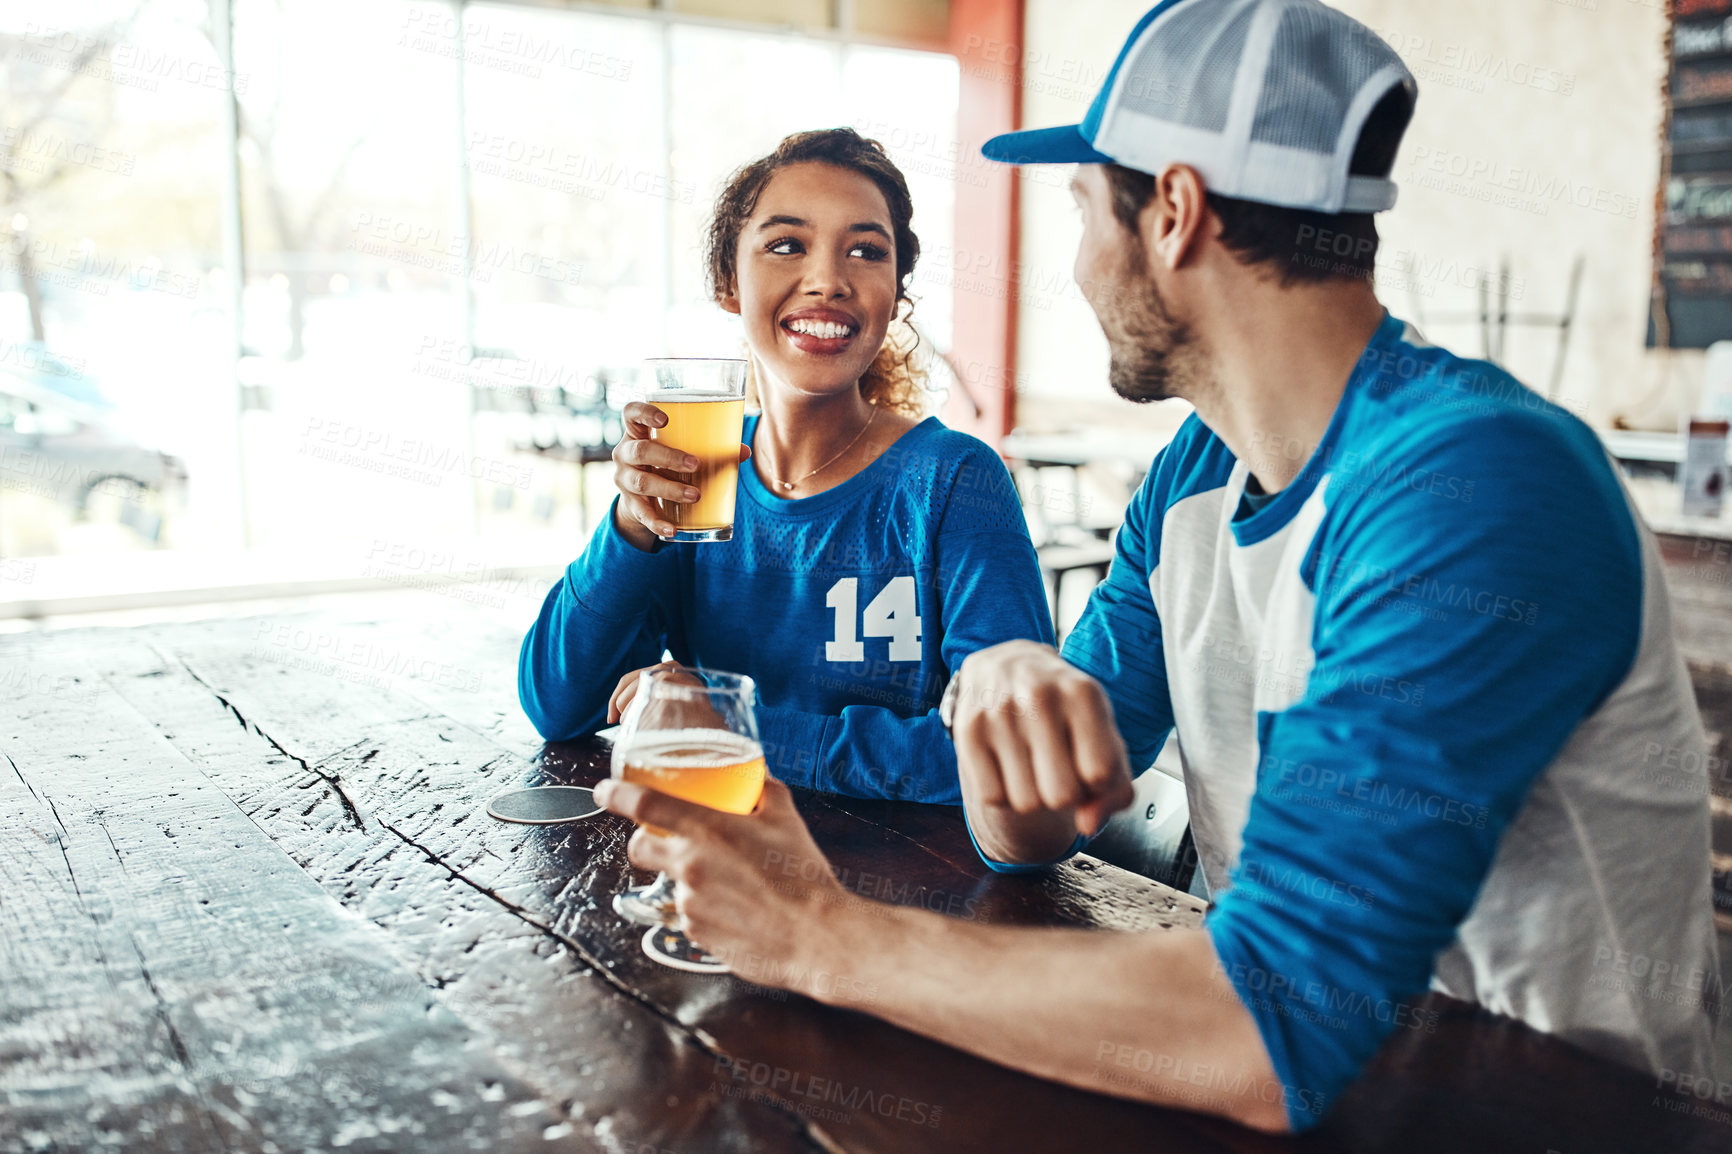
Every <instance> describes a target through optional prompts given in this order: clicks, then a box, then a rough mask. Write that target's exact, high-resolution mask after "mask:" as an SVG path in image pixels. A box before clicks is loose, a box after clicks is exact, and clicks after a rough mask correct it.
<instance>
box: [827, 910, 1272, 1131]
mask: <svg viewBox="0 0 1732 1154" xmlns="http://www.w3.org/2000/svg"><path fill="white" fill-rule="evenodd" d="M812 930H813V933H812V934H811V935H810V942H809V948H808V949H807V950H806V952H805V955H804V957H803V958H802V959H801V962H800V964H799V965H798V967H796V969H797V971H798V972H802V973H808V974H824V975H828V979H827V980H825V981H822V982H815V983H812V987H813V988H811V989H806V990H804V991H803V992H805V993H808V994H810V995H811V996H813V997H815V998H817V999H818V1000H820V1001H824V1002H828V1003H830V1004H832V1005H839V1006H844V1007H847V1008H850V1009H856V1010H862V1011H864V1012H867V1013H870V1014H874V1015H876V1016H878V1017H881V1018H884V1019H886V1020H888V1021H891V1022H894V1023H896V1024H897V1025H899V1026H902V1027H903V1028H905V1029H908V1030H912V1031H914V1032H915V1033H918V1034H923V1035H925V1036H927V1037H930V1038H935V1039H937V1040H939V1041H941V1042H945V1043H947V1044H949V1045H952V1046H956V1047H958V1048H960V1049H963V1050H967V1051H969V1052H970V1053H974V1054H978V1055H980V1056H981V1057H984V1058H987V1059H989V1060H991V1061H994V1062H997V1063H999V1064H1000V1065H1003V1066H1008V1067H1010V1068H1012V1069H1016V1070H1022V1071H1025V1072H1027V1073H1030V1074H1033V1075H1035V1076H1037V1077H1041V1078H1047V1079H1051V1080H1053V1081H1057V1082H1064V1083H1067V1084H1069V1085H1072V1086H1077V1087H1081V1088H1082V1089H1085V1090H1093V1091H1095V1092H1097V1093H1103V1094H1111V1095H1113V1096H1115V1097H1121V1098H1131V1099H1136V1100H1140V1101H1146V1102H1153V1103H1158V1104H1161V1105H1169V1106H1178V1107H1182V1108H1184V1109H1189V1110H1199V1111H1203V1112H1206V1113H1212V1114H1220V1115H1224V1116H1226V1117H1229V1118H1232V1119H1234V1120H1235V1121H1238V1122H1240V1123H1242V1124H1245V1125H1248V1126H1253V1127H1256V1128H1257V1129H1261V1130H1269V1131H1283V1130H1285V1129H1286V1128H1287V1115H1286V1111H1285V1107H1284V1099H1285V1092H1284V1090H1283V1088H1282V1087H1281V1084H1280V1082H1279V1080H1278V1079H1277V1078H1276V1076H1275V1073H1274V1070H1273V1068H1272V1067H1271V1065H1270V1063H1269V1058H1268V1055H1267V1053H1266V1052H1265V1050H1264V1048H1263V1042H1262V1038H1261V1036H1260V1035H1259V1034H1258V1031H1257V1026H1256V1023H1255V1022H1254V1021H1253V1020H1252V1018H1251V1016H1250V1014H1249V1013H1248V1012H1247V1011H1246V1010H1245V1008H1244V1006H1243V1005H1242V1004H1241V1003H1240V1002H1239V999H1238V995H1237V994H1236V993H1235V991H1234V990H1233V988H1232V986H1231V984H1229V983H1228V982H1227V980H1226V979H1225V977H1224V976H1223V975H1222V974H1221V972H1220V968H1219V965H1218V964H1217V962H1216V959H1215V952H1214V947H1213V945H1212V944H1211V943H1210V941H1209V938H1208V935H1207V934H1206V933H1204V932H1203V931H1201V930H1177V931H1168V932H1158V933H1141V934H1127V933H1106V932H1096V931H1086V930H1056V929H1025V928H1016V927H1004V926H982V925H975V924H971V923H968V922H963V921H959V920H957V919H954V918H946V917H942V916H940V915H937V914H932V913H928V912H926V911H924V910H911V909H906V908H902V907H892V906H885V905H882V904H880V903H876V902H869V901H866V900H864V899H860V898H852V897H851V898H850V899H849V900H847V901H846V902H842V903H838V904H837V905H836V906H834V907H832V908H831V909H830V910H829V911H828V912H827V913H826V915H825V916H824V917H823V918H822V919H821V920H820V921H819V923H818V924H816V925H814V926H813V927H812ZM1079 977H1086V979H1087V980H1082V981H1079V980H1078V979H1079Z"/></svg>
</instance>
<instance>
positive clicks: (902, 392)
mask: <svg viewBox="0 0 1732 1154" xmlns="http://www.w3.org/2000/svg"><path fill="white" fill-rule="evenodd" d="M795 164H829V165H834V166H835V167H837V168H842V169H846V170H848V171H850V172H857V173H859V174H860V175H861V176H864V177H866V178H867V179H868V180H870V181H871V182H872V183H873V184H875V185H877V186H878V191H879V192H881V193H883V194H884V203H885V204H886V205H887V206H888V207H889V209H890V232H891V236H892V237H893V240H894V245H895V248H896V314H895V316H894V317H893V318H892V324H891V328H890V332H889V333H888V334H887V335H886V336H885V338H884V347H883V348H881V349H879V350H878V355H877V356H876V357H874V358H873V360H872V364H871V367H869V368H868V369H867V370H866V374H865V376H863V377H861V378H860V393H861V395H862V396H864V397H865V398H866V399H867V400H868V401H871V402H872V403H873V404H876V405H882V406H884V407H885V408H887V409H890V410H892V411H893V412H898V413H902V414H904V415H907V416H911V417H918V416H920V415H922V414H923V413H924V412H925V411H926V387H925V373H924V372H923V371H922V370H921V369H919V368H918V367H917V366H915V364H914V362H913V356H914V349H915V347H916V345H917V344H918V343H919V340H918V338H917V337H916V336H915V334H914V329H913V326H912V325H911V324H907V323H904V324H903V325H902V326H900V327H901V329H902V332H901V333H898V332H897V328H898V326H897V325H896V324H895V323H894V322H895V321H903V322H908V321H909V320H911V318H912V317H913V314H914V300H913V298H912V297H910V296H909V295H908V278H909V276H910V274H912V273H913V271H914V262H915V261H916V260H918V259H920V238H919V237H917V236H915V235H914V229H913V228H912V227H911V222H912V221H913V219H914V200H913V198H912V197H910V196H909V195H908V181H907V180H906V179H904V178H903V176H902V172H901V170H900V169H898V168H897V167H896V165H895V164H894V163H893V162H892V161H891V159H890V157H889V155H888V154H886V153H885V151H884V147H883V146H882V145H880V144H879V143H878V142H877V141H876V140H868V139H867V138H866V137H864V136H861V135H860V134H859V133H858V132H855V131H854V130H853V129H852V128H824V129H818V130H815V131H811V132H796V133H795V134H794V135H792V136H790V137H787V138H786V139H785V140H783V141H782V143H780V144H778V145H777V146H776V149H775V151H774V152H771V153H770V154H769V155H768V156H764V157H760V158H759V159H757V160H754V161H752V162H751V163H750V164H747V165H743V166H741V167H740V168H738V169H736V170H735V172H734V174H733V175H732V176H731V177H729V178H728V183H727V185H726V186H725V187H724V188H723V189H722V192H721V195H720V196H718V197H717V198H716V206H715V209H714V211H712V212H711V214H710V223H709V228H708V230H707V231H706V236H705V242H704V263H705V268H706V272H707V279H708V282H709V289H710V295H711V297H712V298H713V299H715V300H717V301H720V300H721V299H722V298H724V297H726V296H727V295H728V294H729V293H731V292H733V291H734V289H735V287H736V282H735V278H736V276H737V275H738V271H739V270H738V256H739V243H740V233H741V231H742V230H743V229H744V228H745V226H746V222H747V221H748V220H750V219H751V216H752V213H753V212H754V211H755V210H756V209H757V207H758V197H759V196H761V195H762V194H763V191H764V187H765V186H766V185H768V184H769V183H770V178H771V177H772V176H774V175H775V174H776V173H777V172H778V171H779V170H781V169H784V168H788V167H790V166H791V165H795Z"/></svg>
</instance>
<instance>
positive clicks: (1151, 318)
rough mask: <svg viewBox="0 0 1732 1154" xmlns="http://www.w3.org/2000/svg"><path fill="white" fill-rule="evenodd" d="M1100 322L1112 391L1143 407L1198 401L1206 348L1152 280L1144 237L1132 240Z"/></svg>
mask: <svg viewBox="0 0 1732 1154" xmlns="http://www.w3.org/2000/svg"><path fill="white" fill-rule="evenodd" d="M1109 303H1110V304H1111V306H1112V307H1111V309H1110V312H1109V314H1108V315H1107V316H1105V317H1103V318H1102V319H1101V329H1102V331H1103V332H1105V333H1106V337H1107V348H1108V351H1109V352H1110V354H1111V361H1110V362H1109V363H1108V366H1107V382H1108V383H1109V384H1110V385H1112V387H1113V392H1115V393H1117V394H1118V395H1119V396H1121V397H1123V398H1125V400H1127V401H1134V402H1135V403H1137V404H1139V405H1142V404H1148V403H1150V402H1151V401H1165V400H1170V399H1172V398H1174V397H1182V398H1184V399H1185V400H1190V401H1195V399H1196V397H1197V394H1198V392H1199V391H1201V387H1202V386H1203V384H1204V382H1205V381H1206V379H1207V377H1206V372H1205V370H1204V368H1203V357H1202V349H1201V348H1200V346H1199V345H1198V342H1197V338H1196V334H1195V333H1194V332H1193V331H1192V330H1191V327H1190V326H1189V325H1187V324H1185V323H1184V322H1182V321H1180V320H1178V319H1177V318H1176V317H1174V316H1173V314H1172V312H1171V311H1170V310H1169V309H1168V308H1167V302H1166V301H1164V300H1162V299H1161V294H1160V291H1159V290H1158V289H1156V288H1155V282H1154V278H1152V277H1151V276H1149V275H1148V261H1147V258H1146V255H1145V253H1144V251H1143V245H1142V241H1141V238H1137V237H1133V239H1132V241H1131V244H1130V245H1129V246H1127V251H1126V253H1125V261H1124V263H1123V265H1121V267H1120V268H1119V270H1118V275H1117V277H1116V281H1115V284H1114V286H1113V290H1112V298H1111V301H1110V302H1109Z"/></svg>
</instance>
